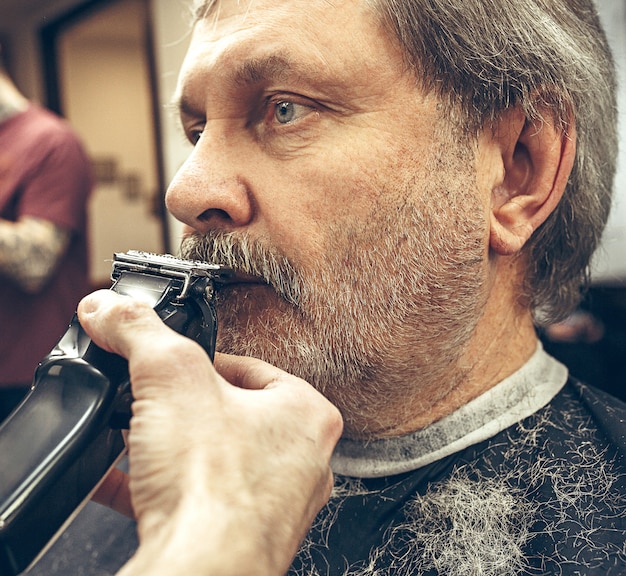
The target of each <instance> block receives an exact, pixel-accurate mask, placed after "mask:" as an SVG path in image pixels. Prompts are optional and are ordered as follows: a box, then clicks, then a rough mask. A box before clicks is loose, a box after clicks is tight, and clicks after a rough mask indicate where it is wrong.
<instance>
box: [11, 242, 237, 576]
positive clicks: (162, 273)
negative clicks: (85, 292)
mask: <svg viewBox="0 0 626 576" xmlns="http://www.w3.org/2000/svg"><path fill="white" fill-rule="evenodd" d="M230 276H231V271H230V269H225V268H222V267H220V266H217V265H213V264H205V263H202V262H192V261H188V260H180V259H178V258H175V257H173V256H160V255H154V254H147V253H144V252H136V251H131V252H128V253H124V254H116V255H115V258H114V262H113V269H112V273H111V279H112V280H113V285H112V287H111V290H113V291H114V292H118V293H119V294H124V295H128V296H131V297H133V298H137V299H141V300H144V301H147V302H149V303H150V305H152V307H153V308H154V310H155V311H156V312H157V314H158V315H159V316H160V317H161V319H162V320H163V322H165V324H167V325H168V326H170V327H171V328H173V329H174V330H176V331H177V332H179V333H181V334H183V335H185V336H188V337H189V338H192V339H194V340H196V341H197V342H198V343H199V344H200V345H201V346H202V347H203V348H204V349H205V350H206V352H207V354H208V355H209V357H210V358H211V360H212V359H213V354H214V351H215V338H216V333H217V317H216V313H215V308H214V284H215V283H216V282H217V283H219V282H221V281H227V280H228V279H229V278H230ZM131 403H132V395H131V389H130V382H129V376H128V364H127V362H126V360H125V359H123V358H121V357H120V356H117V355H115V354H111V353H108V352H105V351H104V350H102V349H101V348H99V347H98V346H96V345H95V344H94V343H93V342H92V341H91V339H90V338H89V337H88V336H87V334H86V333H85V332H84V330H83V329H82V327H81V326H80V324H79V322H78V319H77V317H76V316H74V318H73V319H72V321H71V324H70V326H69V328H68V330H67V332H66V333H65V335H64V336H63V337H62V338H61V340H60V341H59V343H58V344H57V345H56V346H55V348H54V349H53V350H52V352H50V354H49V355H48V356H46V357H45V358H44V359H43V360H42V362H41V363H40V364H39V367H38V368H37V370H36V372H35V376H34V380H33V385H32V387H31V389H30V392H29V393H28V394H27V396H26V397H25V399H24V400H23V401H22V402H21V404H20V405H19V406H18V407H17V408H16V409H15V410H14V411H13V413H12V414H11V415H10V416H9V417H8V418H7V419H6V420H5V421H4V423H2V425H0V457H1V458H2V465H1V466H0V576H13V575H16V574H19V573H20V572H22V571H24V570H25V569H26V568H27V567H28V566H29V565H30V564H32V563H33V562H34V561H35V560H36V559H37V558H38V557H39V556H40V554H41V553H42V552H43V551H44V550H45V549H46V548H47V546H48V545H49V544H50V543H51V542H52V541H54V538H55V535H58V534H60V533H61V532H62V529H63V528H64V527H65V526H66V525H67V524H69V522H70V521H71V520H72V519H73V517H74V516H75V515H76V514H77V513H78V511H79V510H80V509H81V508H82V506H83V505H84V504H85V503H86V502H87V501H88V499H89V497H90V496H91V494H92V493H93V492H94V490H95V489H96V488H97V486H98V485H99V483H100V482H101V480H102V479H103V478H104V477H105V476H106V474H107V472H108V471H109V470H110V469H111V468H112V467H113V466H115V464H116V463H117V462H118V461H119V459H120V458H121V457H122V456H123V455H124V453H125V445H124V440H123V436H122V429H123V428H127V427H128V423H129V420H130V416H131V412H130V405H131Z"/></svg>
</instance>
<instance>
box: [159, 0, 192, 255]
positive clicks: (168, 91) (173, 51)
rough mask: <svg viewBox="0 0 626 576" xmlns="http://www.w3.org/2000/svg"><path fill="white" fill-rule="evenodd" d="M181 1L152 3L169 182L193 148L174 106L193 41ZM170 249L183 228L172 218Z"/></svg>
mask: <svg viewBox="0 0 626 576" xmlns="http://www.w3.org/2000/svg"><path fill="white" fill-rule="evenodd" d="M187 6H188V3H186V2H184V1H181V0H176V1H173V0H152V17H153V24H154V38H155V45H156V47H157V53H156V66H157V74H158V79H157V82H158V84H159V100H160V101H159V104H160V110H161V133H162V146H163V161H164V173H165V181H166V182H170V181H171V180H172V178H173V177H174V174H176V171H177V170H178V168H179V167H180V166H181V165H182V164H183V162H184V161H185V159H186V158H187V156H189V153H190V152H191V146H190V145H189V143H188V142H187V140H186V139H185V137H184V134H183V132H182V129H181V128H180V124H179V122H178V119H177V117H176V116H175V114H174V112H173V111H172V109H171V107H170V106H169V104H171V102H172V99H173V97H174V94H175V91H176V83H177V79H178V70H179V69H180V66H181V64H182V61H183V59H184V57H185V53H186V51H187V47H188V45H189V40H190V22H191V16H190V10H189V8H188V7H187ZM169 232H170V245H171V246H172V251H173V252H175V251H176V249H177V248H178V246H179V244H180V238H181V232H182V225H181V223H180V222H178V221H177V220H175V219H174V218H173V217H172V216H171V215H170V216H169Z"/></svg>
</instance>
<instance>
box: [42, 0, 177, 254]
mask: <svg viewBox="0 0 626 576" xmlns="http://www.w3.org/2000/svg"><path fill="white" fill-rule="evenodd" d="M121 1H123V0H84V1H83V2H82V3H80V4H78V5H77V6H75V7H73V8H71V9H70V10H68V11H67V12H65V13H63V14H61V15H60V16H58V17H57V18H55V19H54V20H53V21H51V22H50V23H49V24H46V25H45V26H42V27H41V28H40V30H39V43H40V51H41V58H42V65H43V84H44V92H45V98H46V107H47V108H49V109H50V110H52V111H53V112H56V113H57V114H59V115H60V116H63V115H64V114H63V98H62V93H61V83H60V74H59V38H60V37H61V34H63V32H65V31H66V30H67V29H68V28H70V27H71V26H73V25H74V24H77V23H78V22H80V21H81V20H84V19H85V18H88V17H89V16H91V15H92V14H94V13H96V12H98V11H99V10H101V9H103V8H105V7H107V6H112V5H114V4H117V3H118V2H121ZM140 1H142V2H143V3H144V4H145V7H146V10H145V13H146V15H147V18H146V21H145V22H144V26H145V39H146V46H145V52H146V55H147V62H148V76H149V78H148V81H149V86H150V90H149V91H150V107H151V115H152V123H153V126H154V136H155V141H154V142H153V143H152V144H153V146H154V153H155V161H156V162H155V165H156V171H157V173H156V179H157V186H158V189H159V205H158V207H157V210H158V214H157V216H158V218H159V220H160V222H161V242H162V246H163V248H164V250H165V252H170V251H171V247H170V234H169V223H168V217H167V210H166V208H165V189H166V182H165V164H164V157H163V144H162V141H161V140H162V139H161V135H162V129H161V116H160V114H159V93H158V77H157V70H156V58H155V46H154V34H153V30H154V26H153V21H152V5H151V2H150V0H140Z"/></svg>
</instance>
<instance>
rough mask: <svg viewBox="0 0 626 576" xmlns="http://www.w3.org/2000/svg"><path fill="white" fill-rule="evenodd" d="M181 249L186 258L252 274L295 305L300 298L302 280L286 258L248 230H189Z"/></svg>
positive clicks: (183, 256) (298, 303)
mask: <svg viewBox="0 0 626 576" xmlns="http://www.w3.org/2000/svg"><path fill="white" fill-rule="evenodd" d="M180 252H181V257H182V258H185V259H186V260H199V261H202V262H206V263H209V264H219V265H221V266H226V267H228V268H232V269H233V270H235V271H236V272H241V273H243V274H245V275H248V276H254V277H256V278H258V279H259V280H261V281H263V282H265V283H266V284H268V285H269V286H270V287H271V288H272V289H273V290H274V291H275V292H276V293H277V294H278V295H279V296H281V297H282V298H283V299H284V300H286V301H287V302H288V303H290V304H292V305H294V306H299V305H300V303H301V301H302V281H301V279H300V275H299V274H298V272H297V271H296V269H295V267H294V266H293V265H292V264H291V262H290V261H289V259H288V258H287V257H286V256H285V255H284V254H282V253H281V252H280V250H278V249H277V248H275V247H269V246H266V245H264V244H262V243H261V242H259V241H258V240H252V239H251V238H250V237H249V236H248V235H247V234H235V233H233V232H209V233H207V234H199V233H192V234H189V235H188V236H186V237H185V238H183V241H182V242H181V246H180Z"/></svg>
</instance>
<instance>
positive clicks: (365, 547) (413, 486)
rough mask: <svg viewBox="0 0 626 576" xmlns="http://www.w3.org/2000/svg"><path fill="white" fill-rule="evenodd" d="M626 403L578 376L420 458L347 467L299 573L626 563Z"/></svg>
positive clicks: (584, 568) (609, 574)
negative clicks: (495, 425)
mask: <svg viewBox="0 0 626 576" xmlns="http://www.w3.org/2000/svg"><path fill="white" fill-rule="evenodd" d="M625 422H626V405H625V404H623V403H621V402H620V401H619V400H616V399H615V398H612V397H611V396H608V395H606V394H604V393H603V392H600V391H598V390H595V389H592V388H589V387H586V386H583V385H582V384H580V383H578V382H576V381H573V380H572V379H569V380H568V381H567V383H566V384H565V386H564V387H563V388H562V389H561V390H560V391H559V392H558V393H557V394H556V396H554V397H553V398H552V400H551V401H550V402H549V403H548V404H547V405H545V406H544V407H543V408H541V409H539V410H538V411H536V412H535V413H533V414H532V415H530V416H528V417H526V418H524V419H523V420H521V421H520V422H518V423H517V424H514V425H512V426H509V427H507V428H506V429H504V430H502V431H500V432H499V433H497V434H496V435H495V436H492V437H491V438H489V439H487V440H484V441H481V442H479V443H477V444H474V445H471V446H468V447H467V448H465V449H463V450H461V451H459V452H456V453H454V454H450V455H447V456H445V457H444V458H442V459H440V460H436V461H435V462H432V463H429V464H427V465H425V466H422V467H419V468H417V469H415V470H412V471H408V472H403V473H400V474H395V475H388V476H383V477H376V478H358V479H357V478H350V477H347V476H337V477H336V486H335V492H334V495H333V497H332V498H331V500H330V502H329V504H328V505H327V506H326V507H325V508H324V509H323V510H322V511H321V512H320V514H319V516H318V518H317V520H316V522H315V524H314V527H313V529H312V530H311V532H310V534H309V536H308V538H307V539H306V541H305V542H304V543H303V545H302V548H301V550H300V552H299V554H298V556H297V557H296V559H295V561H294V563H293V565H292V568H291V570H290V572H289V574H291V575H307V576H313V575H323V576H326V575H329V576H331V575H332V576H339V575H348V574H349V575H355V576H356V575H359V576H361V575H371V576H383V575H394V576H401V575H409V574H410V575H424V576H426V575H427V576H434V575H442V576H443V575H445V576H461V575H463V576H496V575H498V576H507V575H513V574H515V575H528V576H531V575H532V576H537V575H550V576H552V575H571V576H582V575H587V576H592V575H593V576H596V575H597V576H617V575H626V458H625V454H626V440H625V432H626V424H625Z"/></svg>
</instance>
